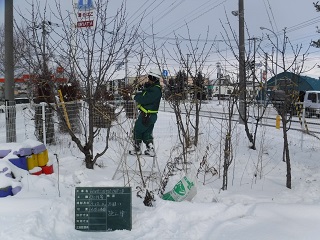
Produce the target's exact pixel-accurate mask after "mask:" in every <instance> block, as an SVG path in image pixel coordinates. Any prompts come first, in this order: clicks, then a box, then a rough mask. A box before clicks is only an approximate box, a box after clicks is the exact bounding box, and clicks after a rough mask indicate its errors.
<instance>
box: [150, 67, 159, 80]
mask: <svg viewBox="0 0 320 240" xmlns="http://www.w3.org/2000/svg"><path fill="white" fill-rule="evenodd" d="M148 75H151V76H154V77H156V78H161V72H160V70H159V69H158V68H151V69H150V71H149V74H148Z"/></svg>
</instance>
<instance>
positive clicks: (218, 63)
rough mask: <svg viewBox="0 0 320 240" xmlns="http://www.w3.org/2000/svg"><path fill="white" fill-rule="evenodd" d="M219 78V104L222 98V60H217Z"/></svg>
mask: <svg viewBox="0 0 320 240" xmlns="http://www.w3.org/2000/svg"><path fill="white" fill-rule="evenodd" d="M217 79H218V81H219V95H218V100H219V105H220V104H221V103H220V99H221V65H220V62H217Z"/></svg>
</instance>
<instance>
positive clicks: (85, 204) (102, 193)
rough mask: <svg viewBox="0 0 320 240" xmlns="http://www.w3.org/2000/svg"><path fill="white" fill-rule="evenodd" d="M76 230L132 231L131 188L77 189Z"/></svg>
mask: <svg viewBox="0 0 320 240" xmlns="http://www.w3.org/2000/svg"><path fill="white" fill-rule="evenodd" d="M75 229H76V230H81V231H91V232H93V231H114V230H131V229H132V196H131V188H130V187H76V189H75Z"/></svg>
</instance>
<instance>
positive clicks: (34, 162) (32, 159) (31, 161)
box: [27, 154, 39, 170]
mask: <svg viewBox="0 0 320 240" xmlns="http://www.w3.org/2000/svg"><path fill="white" fill-rule="evenodd" d="M27 166H28V170H31V169H33V168H35V167H38V166H39V164H38V156H37V154H32V155H30V156H28V157H27Z"/></svg>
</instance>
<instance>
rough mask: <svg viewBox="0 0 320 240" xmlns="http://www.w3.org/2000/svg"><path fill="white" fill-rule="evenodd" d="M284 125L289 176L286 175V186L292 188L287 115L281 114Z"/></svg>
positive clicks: (285, 152) (284, 141)
mask: <svg viewBox="0 0 320 240" xmlns="http://www.w3.org/2000/svg"><path fill="white" fill-rule="evenodd" d="M281 119H282V126H283V128H282V129H283V143H284V144H283V145H284V154H285V159H286V166H287V177H286V187H287V188H290V189H291V162H290V154H289V143H288V134H287V125H286V123H287V119H286V115H285V116H281Z"/></svg>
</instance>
